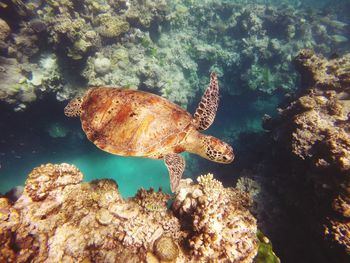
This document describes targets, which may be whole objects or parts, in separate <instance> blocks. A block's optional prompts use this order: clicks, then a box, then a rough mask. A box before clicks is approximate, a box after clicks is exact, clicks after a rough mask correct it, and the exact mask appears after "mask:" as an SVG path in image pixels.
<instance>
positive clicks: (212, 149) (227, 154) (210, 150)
mask: <svg viewBox="0 0 350 263" xmlns="http://www.w3.org/2000/svg"><path fill="white" fill-rule="evenodd" d="M201 139H202V149H203V153H204V156H203V155H202V156H203V157H204V158H206V159H209V160H211V161H213V162H217V163H231V162H232V161H233V159H234V158H235V155H234V153H233V149H232V147H231V146H230V145H229V144H227V143H226V142H223V141H221V140H219V139H218V138H215V137H213V136H208V135H204V136H203V137H202V138H201Z"/></svg>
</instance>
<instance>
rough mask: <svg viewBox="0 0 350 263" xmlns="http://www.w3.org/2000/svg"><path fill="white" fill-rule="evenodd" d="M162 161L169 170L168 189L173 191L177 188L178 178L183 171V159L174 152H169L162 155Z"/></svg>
mask: <svg viewBox="0 0 350 263" xmlns="http://www.w3.org/2000/svg"><path fill="white" fill-rule="evenodd" d="M164 162H165V165H166V167H167V168H168V171H169V176H170V189H171V191H172V192H173V193H175V192H176V191H177V190H178V187H179V183H180V179H181V177H182V174H183V172H184V171H185V159H184V158H183V157H182V156H181V155H179V154H176V153H169V154H166V155H165V156H164Z"/></svg>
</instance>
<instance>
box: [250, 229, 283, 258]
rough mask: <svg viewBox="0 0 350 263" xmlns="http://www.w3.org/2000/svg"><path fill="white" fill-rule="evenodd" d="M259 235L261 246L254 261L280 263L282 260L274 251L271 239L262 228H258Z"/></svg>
mask: <svg viewBox="0 0 350 263" xmlns="http://www.w3.org/2000/svg"><path fill="white" fill-rule="evenodd" d="M257 236H258V239H259V248H258V254H257V256H256V257H255V259H254V263H280V262H281V260H280V259H279V258H278V257H277V256H276V254H275V253H274V252H273V248H272V243H271V241H270V240H269V239H268V238H267V237H266V236H265V235H264V234H263V233H262V232H261V231H260V230H258V233H257Z"/></svg>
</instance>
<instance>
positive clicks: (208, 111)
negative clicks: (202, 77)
mask: <svg viewBox="0 0 350 263" xmlns="http://www.w3.org/2000/svg"><path fill="white" fill-rule="evenodd" d="M218 105H219V83H218V79H217V77H216V74H215V73H214V72H212V73H211V74H210V84H209V87H208V88H207V89H206V91H205V92H204V95H203V97H202V99H201V101H200V103H199V105H198V107H197V110H196V112H195V114H194V120H193V123H194V125H195V126H196V127H197V129H198V130H206V129H208V128H209V127H210V125H211V124H212V123H213V122H214V119H215V115H216V111H217V109H218Z"/></svg>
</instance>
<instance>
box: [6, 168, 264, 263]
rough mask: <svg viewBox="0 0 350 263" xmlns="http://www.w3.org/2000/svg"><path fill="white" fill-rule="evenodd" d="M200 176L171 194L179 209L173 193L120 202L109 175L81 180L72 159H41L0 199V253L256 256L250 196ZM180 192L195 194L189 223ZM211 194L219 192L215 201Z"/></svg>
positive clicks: (43, 257)
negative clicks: (15, 191)
mask: <svg viewBox="0 0 350 263" xmlns="http://www.w3.org/2000/svg"><path fill="white" fill-rule="evenodd" d="M199 182H200V183H199V184H195V183H193V182H189V181H182V184H183V185H184V187H185V188H184V191H185V192H183V191H182V192H180V193H178V194H177V195H176V196H175V200H176V201H175V203H176V204H177V205H176V206H175V207H176V208H174V209H169V208H168V207H167V200H168V199H169V197H170V196H169V195H167V194H165V193H163V192H161V191H158V192H156V191H154V190H153V189H151V190H144V189H141V190H139V192H138V193H137V194H136V196H135V197H133V198H130V199H127V200H125V199H123V198H122V197H121V196H120V194H119V192H118V186H117V184H116V183H115V182H114V181H113V180H109V179H103V180H95V181H92V182H90V183H84V182H82V173H81V172H80V171H79V170H78V169H77V168H76V167H74V166H73V165H69V164H46V165H42V166H40V167H37V168H35V169H34V170H33V171H32V172H31V173H30V175H29V176H28V179H27V181H26V184H25V189H24V192H23V194H22V195H21V196H20V198H19V199H18V200H17V201H16V202H15V203H14V204H11V203H10V202H9V201H8V200H7V199H5V198H0V237H1V239H0V252H1V253H0V259H1V260H3V259H5V258H6V260H12V261H14V262H27V261H28V260H29V259H30V260H33V261H34V262H44V261H45V262H62V261H71V262H73V261H74V262H106V261H108V262H144V261H145V260H147V262H208V260H215V259H217V260H218V262H232V261H234V260H236V259H237V260H239V262H253V261H252V260H253V258H254V256H255V254H256V253H257V236H256V221H255V219H254V217H253V216H252V215H251V214H250V213H249V212H248V210H247V209H246V206H247V204H248V203H249V201H248V199H247V196H245V195H243V194H242V193H241V192H240V191H238V190H234V189H231V188H224V187H222V185H221V184H220V183H219V182H218V181H215V179H213V177H212V176H203V177H201V179H199ZM210 187H214V188H213V189H212V190H210ZM184 193H186V195H184ZM209 193H213V194H216V196H209V195H208V194H209ZM184 197H186V198H192V199H193V202H191V203H193V205H192V206H191V208H192V211H194V214H193V216H192V221H187V219H188V217H190V218H191V215H190V214H184V213H182V215H179V211H188V210H187V209H186V208H184V207H183V204H185V203H186V202H183V198H184ZM212 197H218V199H217V200H216V201H218V204H217V205H215V203H214V200H213V199H212ZM242 198H243V199H242ZM225 203H226V204H227V205H228V206H227V208H225V205H224V204H225ZM185 213H186V212H185ZM218 231H220V232H218ZM220 233H222V236H220V235H219V234H220ZM201 242H204V243H201ZM200 244H202V245H203V247H202V245H200ZM188 245H190V246H188Z"/></svg>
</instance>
